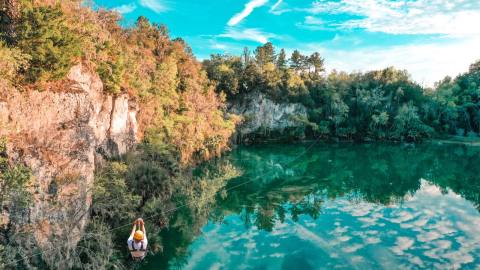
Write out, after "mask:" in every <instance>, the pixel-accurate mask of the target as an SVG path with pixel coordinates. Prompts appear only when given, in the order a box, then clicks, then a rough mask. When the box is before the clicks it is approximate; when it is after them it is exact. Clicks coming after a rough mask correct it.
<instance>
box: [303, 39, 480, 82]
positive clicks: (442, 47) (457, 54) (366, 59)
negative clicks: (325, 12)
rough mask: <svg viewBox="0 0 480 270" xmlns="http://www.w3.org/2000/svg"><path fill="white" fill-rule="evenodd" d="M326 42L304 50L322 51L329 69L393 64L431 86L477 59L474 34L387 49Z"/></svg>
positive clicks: (478, 42)
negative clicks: (344, 47)
mask: <svg viewBox="0 0 480 270" xmlns="http://www.w3.org/2000/svg"><path fill="white" fill-rule="evenodd" d="M327 45H328V44H325V43H321V44H310V45H308V44H307V46H306V47H305V49H304V51H306V52H313V51H319V52H321V53H322V55H323V56H324V57H325V59H326V60H325V61H326V66H327V69H328V70H332V69H336V70H342V71H368V70H377V69H383V68H385V67H388V66H394V67H396V68H398V69H406V70H408V72H409V73H410V74H411V75H412V78H413V79H414V80H416V81H417V82H418V83H420V84H423V85H425V86H433V84H434V83H435V82H436V81H439V80H441V79H443V78H444V77H445V76H447V75H448V76H452V77H454V76H456V75H458V74H459V73H463V72H466V71H467V70H468V67H469V66H470V64H472V63H473V62H474V61H476V60H478V59H480V51H479V50H478V48H479V47H480V38H477V37H475V38H468V39H467V38H465V39H453V40H450V41H448V42H447V40H444V41H443V42H437V43H426V44H419V45H416V44H414V45H401V46H393V47H389V48H380V47H369V48H361V49H351V50H335V49H327V48H326V46H327Z"/></svg>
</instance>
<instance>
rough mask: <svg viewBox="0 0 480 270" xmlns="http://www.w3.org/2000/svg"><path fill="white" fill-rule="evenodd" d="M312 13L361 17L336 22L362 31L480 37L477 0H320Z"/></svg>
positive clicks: (479, 7)
mask: <svg viewBox="0 0 480 270" xmlns="http://www.w3.org/2000/svg"><path fill="white" fill-rule="evenodd" d="M308 12H310V13H313V14H324V13H329V14H351V15H355V16H360V17H363V18H361V19H350V20H347V21H344V22H339V23H336V24H335V26H337V27H340V28H363V29H366V30H367V31H371V32H384V33H391V34H446V35H471V34H480V27H478V25H480V1H477V0H458V1H451V0H435V1H432V0H413V1H386V0H341V1H338V2H331V1H326V0H321V1H317V2H315V3H313V5H312V7H311V8H310V9H308Z"/></svg>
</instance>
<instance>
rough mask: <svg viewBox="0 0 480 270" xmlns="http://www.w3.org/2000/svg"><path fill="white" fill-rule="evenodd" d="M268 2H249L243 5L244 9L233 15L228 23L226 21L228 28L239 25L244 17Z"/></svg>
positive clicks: (257, 0)
mask: <svg viewBox="0 0 480 270" xmlns="http://www.w3.org/2000/svg"><path fill="white" fill-rule="evenodd" d="M267 2H268V0H250V2H248V3H246V4H245V8H244V9H243V10H242V11H241V12H239V13H237V14H235V15H234V16H233V17H232V18H231V19H230V20H229V21H228V23H227V24H228V25H229V26H234V25H237V24H238V23H240V22H241V21H242V20H243V19H245V18H246V17H248V16H249V15H250V14H251V13H252V12H253V10H254V9H256V8H258V7H261V6H263V5H265V4H266V3H267Z"/></svg>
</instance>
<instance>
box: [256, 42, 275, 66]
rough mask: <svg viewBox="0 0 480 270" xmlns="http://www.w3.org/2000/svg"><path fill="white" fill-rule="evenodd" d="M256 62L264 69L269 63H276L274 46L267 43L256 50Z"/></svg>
mask: <svg viewBox="0 0 480 270" xmlns="http://www.w3.org/2000/svg"><path fill="white" fill-rule="evenodd" d="M255 60H256V61H257V64H258V65H259V66H260V67H263V66H264V65H266V64H267V63H275V60H276V55H275V48H274V47H273V44H272V43H271V42H267V43H265V45H263V46H258V47H257V49H255Z"/></svg>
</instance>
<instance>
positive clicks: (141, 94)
mask: <svg viewBox="0 0 480 270" xmlns="http://www.w3.org/2000/svg"><path fill="white" fill-rule="evenodd" d="M7 3H9V4H10V5H8V6H6V7H5V8H4V9H2V10H0V12H1V15H2V21H1V22H0V89H2V92H1V93H0V100H2V99H4V98H5V97H6V96H8V95H9V93H11V91H59V90H61V89H62V86H64V85H66V84H68V82H67V81H65V78H64V76H65V74H66V73H67V72H68V70H69V69H70V68H71V67H72V66H73V65H75V64H78V63H82V64H83V65H85V66H86V67H87V68H89V69H90V70H91V71H92V72H94V73H96V74H98V75H99V77H100V78H101V80H102V82H103V84H104V91H105V93H106V94H113V95H115V94H120V93H128V94H129V96H130V97H131V98H132V99H135V100H137V101H138V103H139V104H140V108H141V114H140V115H139V123H140V129H141V134H142V135H143V140H142V142H141V143H140V144H139V145H138V146H137V147H136V148H135V149H134V150H133V151H131V152H130V153H127V154H126V155H124V156H122V157H118V158H116V159H112V160H108V161H107V162H106V164H104V167H102V168H99V169H98V170H97V173H96V177H95V183H94V188H93V191H92V193H93V194H92V196H93V203H92V207H91V210H90V213H89V215H90V222H89V224H88V226H87V227H86V230H85V234H84V236H83V237H82V239H81V240H80V242H79V243H78V245H76V246H75V247H71V249H70V250H68V251H67V252H64V253H62V252H61V251H59V250H51V251H43V254H41V255H37V256H33V257H30V256H32V255H33V254H36V252H38V249H37V248H36V247H35V243H34V240H32V238H33V237H32V236H31V235H30V236H28V234H29V233H31V231H28V230H26V231H25V230H23V231H21V230H20V228H23V229H25V228H27V227H28V226H26V224H15V221H16V220H15V219H14V218H12V219H10V221H9V222H8V223H7V224H3V223H2V229H1V230H0V268H2V267H3V268H5V269H15V268H25V269H28V268H31V267H39V269H47V268H49V267H50V268H62V267H67V268H70V269H124V268H126V267H128V266H127V265H128V257H127V255H126V252H125V251H126V249H125V241H126V236H127V235H128V230H129V228H127V227H125V229H119V230H117V229H116V228H118V227H119V226H121V225H124V224H130V222H131V221H133V220H134V219H136V218H137V217H140V216H143V217H150V216H154V218H151V219H148V220H145V222H146V227H147V228H148V230H149V246H150V247H151V249H150V252H151V254H155V253H161V252H162V250H169V251H171V250H175V249H172V248H168V249H167V248H165V247H164V246H163V245H164V244H165V243H167V244H168V245H172V246H173V245H175V242H168V241H163V240H162V235H164V236H165V235H168V234H167V233H162V232H164V230H171V231H173V230H177V231H179V232H181V233H182V236H183V237H182V238H181V239H177V240H176V241H184V243H185V242H188V241H191V240H192V239H193V238H194V237H195V236H196V235H197V234H198V233H199V232H200V229H201V226H200V225H201V224H203V223H204V222H203V221H206V220H208V214H209V207H210V206H211V204H212V203H213V202H214V198H215V194H218V193H219V194H222V190H223V191H224V187H225V186H226V183H227V182H228V180H230V179H233V178H235V177H238V176H239V175H241V174H242V172H241V171H238V169H237V168H235V167H234V166H232V164H230V163H229V162H228V161H225V162H223V163H220V164H216V166H215V168H208V169H205V170H204V171H203V172H202V173H200V174H197V173H194V166H195V165H196V164H199V163H201V162H202V161H205V160H209V159H212V158H214V157H218V156H220V155H221V153H222V152H224V151H227V150H228V149H229V142H230V138H231V136H232V135H233V134H234V132H235V126H236V125H237V124H239V122H240V118H239V117H238V116H236V115H231V114H229V113H228V111H227V104H228V103H231V102H236V101H238V100H240V99H242V97H244V96H245V95H248V94H249V93H252V92H253V91H260V92H262V93H264V94H266V95H267V96H268V97H269V98H271V99H272V100H274V101H276V102H279V103H288V102H295V103H301V104H302V105H303V106H305V107H306V108H307V112H308V117H306V118H299V117H298V116H292V117H293V118H295V121H296V122H298V123H299V127H298V128H295V129H293V130H292V131H291V132H292V133H291V137H290V135H289V136H287V139H291V138H293V139H297V138H299V137H302V136H303V135H305V136H306V137H305V138H306V139H315V138H320V139H323V140H327V141H328V140H333V141H335V140H340V141H341V140H348V141H369V140H371V141H405V142H420V141H422V140H425V139H428V138H432V137H436V136H450V135H457V136H466V137H471V138H478V134H479V132H480V130H479V128H480V62H476V63H474V64H472V65H471V67H470V69H469V71H468V72H466V73H464V74H461V75H459V76H458V77H456V78H450V77H447V78H445V79H443V80H442V81H440V82H438V83H437V84H436V85H435V88H422V87H421V86H420V85H419V84H417V83H416V82H414V81H412V80H411V78H410V76H409V75H408V73H407V71H400V70H396V69H395V68H391V67H390V68H386V69H384V70H379V71H371V72H366V73H345V72H339V71H333V72H331V73H328V74H327V73H325V67H324V59H323V58H322V57H321V55H320V54H319V53H313V54H311V55H303V54H302V53H300V52H299V51H294V52H293V54H292V55H291V56H290V57H287V55H286V52H285V51H284V50H280V51H279V52H278V53H277V50H276V49H275V48H274V46H273V44H271V43H267V44H265V45H262V46H259V47H258V48H256V49H255V51H254V52H253V53H252V52H250V51H249V50H248V49H246V50H245V51H244V53H243V54H242V55H241V56H231V55H212V57H211V58H210V59H208V60H205V61H203V63H200V62H199V61H197V60H196V58H195V56H194V55H193V53H192V50H191V48H190V47H189V46H188V45H187V44H186V42H185V41H184V40H182V39H181V38H176V39H171V38H170V36H169V33H168V29H167V28H166V26H164V25H159V24H155V23H153V24H152V23H150V22H149V21H148V19H147V18H145V17H140V18H138V20H137V22H136V23H135V25H133V26H132V27H130V28H122V27H121V25H120V24H119V22H120V20H121V17H120V15H119V14H118V13H115V12H113V11H107V10H103V9H99V10H94V9H92V8H91V7H89V6H86V5H84V4H83V1H80V0H67V1H47V0H45V1H29V0H12V1H7ZM0 124H1V123H0ZM2 128H3V127H2ZM289 137H290V138H289ZM454 138H458V137H454ZM462 138H463V137H462ZM7 139H8V138H7ZM440 142H444V141H443V140H440ZM475 145H477V142H475ZM0 152H1V153H0V158H1V164H0V165H1V167H0V169H1V172H0V173H1V174H0V180H1V182H0V183H1V184H2V185H9V187H11V188H12V190H13V189H15V190H16V192H17V191H18V192H17V193H18V194H20V195H21V202H22V203H24V202H25V204H26V202H27V201H28V200H27V199H25V197H24V196H25V194H24V192H23V191H24V190H26V189H27V187H26V184H27V182H28V179H27V178H28V177H26V175H29V173H28V171H27V170H26V169H25V168H22V167H18V166H21V164H17V165H14V164H9V163H8V161H7V157H6V153H7V151H5V149H0ZM16 168H21V169H18V170H17V169H16ZM12 172H17V173H12ZM5 190H7V189H5ZM2 191H3V189H2ZM20 195H19V196H20ZM220 196H221V195H220ZM185 202H186V203H187V205H188V207H184V208H182V209H180V210H179V211H178V212H177V211H175V213H168V210H169V209H172V208H174V207H176V206H178V205H181V204H182V203H183V204H184V203H185ZM1 203H2V206H4V205H5V207H3V209H2V211H3V210H5V211H9V212H10V216H11V217H14V216H15V215H14V214H16V213H15V211H17V210H18V209H16V208H15V207H13V206H11V201H10V200H7V199H5V198H3V196H2V201H1ZM7 204H9V205H7ZM18 205H19V204H15V206H18ZM22 205H23V208H22V209H23V210H22V209H20V210H21V211H20V210H18V211H19V212H18V213H21V214H24V212H25V209H28V208H27V207H25V206H24V204H22ZM18 213H17V214H18ZM192 213H195V215H193V214H192ZM192 216H194V217H195V218H197V219H202V220H189V219H188V217H192ZM192 225H196V226H192ZM183 226H186V227H187V228H190V229H191V230H190V231H182V228H184V227H183ZM25 239H28V241H27V240H25ZM24 240H25V241H24ZM168 240H169V241H175V240H174V239H168ZM26 245H29V246H28V247H26ZM179 246H181V247H185V245H181V243H180V244H179ZM4 250H6V251H7V252H3V251H4ZM174 252H176V253H179V254H181V253H186V252H187V250H186V248H184V249H178V250H175V251H174ZM170 255H171V254H169V256H170ZM47 258H48V259H49V262H52V261H53V262H54V263H55V265H48V266H47V265H46V263H45V261H46V259H47ZM18 260H20V261H19V262H18V263H17V264H18V265H12V263H16V262H17V261H18Z"/></svg>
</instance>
